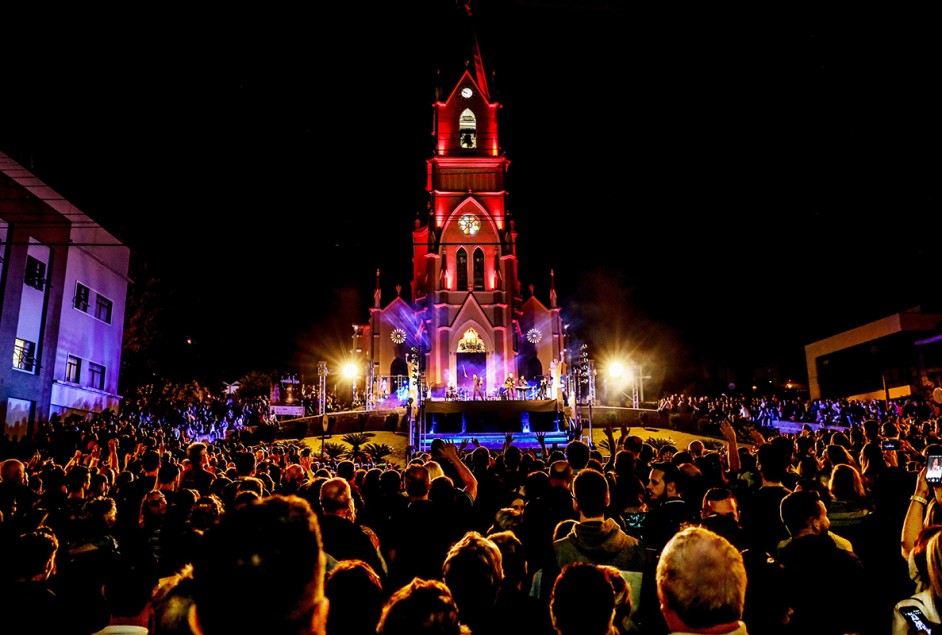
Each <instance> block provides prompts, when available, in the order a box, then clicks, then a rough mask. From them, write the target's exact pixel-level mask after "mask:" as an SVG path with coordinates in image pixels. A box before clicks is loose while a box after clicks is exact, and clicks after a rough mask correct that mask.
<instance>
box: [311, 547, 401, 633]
mask: <svg viewBox="0 0 942 635" xmlns="http://www.w3.org/2000/svg"><path fill="white" fill-rule="evenodd" d="M324 595H325V596H326V597H327V600H328V601H329V602H330V611H329V612H328V614H327V635H375V633H376V626H377V625H378V624H379V617H380V614H381V613H382V611H383V603H384V601H385V599H386V596H385V592H384V590H383V583H382V580H380V577H379V575H377V573H376V572H375V571H374V570H373V568H372V567H371V566H370V565H368V564H367V563H365V562H363V561H362V560H341V561H340V562H338V563H337V566H335V567H334V568H333V569H331V571H330V573H329V574H328V575H327V582H326V583H325V586H324Z"/></svg>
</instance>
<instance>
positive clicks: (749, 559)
mask: <svg viewBox="0 0 942 635" xmlns="http://www.w3.org/2000/svg"><path fill="white" fill-rule="evenodd" d="M700 519H701V520H700V526H701V527H703V528H704V529H709V530H710V531H712V532H714V533H716V534H717V535H719V536H722V537H723V538H725V539H726V540H728V541H729V542H730V544H731V545H733V546H734V547H736V549H737V550H739V552H740V553H741V554H742V558H743V566H744V567H745V569H746V577H747V579H748V581H749V584H748V586H747V587H746V598H745V603H744V605H743V615H742V621H743V622H745V623H746V626H747V627H748V629H749V630H750V631H752V632H754V633H767V634H769V635H775V634H782V635H784V633H785V632H786V628H787V623H788V617H789V615H790V613H791V608H790V607H789V605H788V602H787V598H786V595H785V594H784V593H782V588H783V585H784V584H785V577H784V568H783V567H782V564H781V563H780V562H779V561H778V560H777V559H776V558H775V557H774V556H772V555H771V554H769V553H768V552H766V551H759V550H758V549H755V548H749V546H748V545H747V543H746V540H745V536H744V534H743V529H742V525H741V524H740V522H739V502H738V500H737V499H736V495H735V494H734V493H733V491H732V490H730V489H728V488H725V487H714V488H711V489H709V490H707V492H706V493H705V494H704V496H703V503H702V506H701V509H700Z"/></svg>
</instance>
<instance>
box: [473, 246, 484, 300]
mask: <svg viewBox="0 0 942 635" xmlns="http://www.w3.org/2000/svg"><path fill="white" fill-rule="evenodd" d="M474 290H475V291H483V290H484V250H483V249H481V248H480V247H479V248H477V249H475V250H474Z"/></svg>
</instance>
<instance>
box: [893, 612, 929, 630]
mask: <svg viewBox="0 0 942 635" xmlns="http://www.w3.org/2000/svg"><path fill="white" fill-rule="evenodd" d="M899 612H900V613H901V614H902V615H903V617H904V618H906V622H907V623H908V624H909V625H910V626H912V627H913V628H914V629H916V630H915V632H916V633H927V634H929V635H931V633H932V626H931V625H932V622H930V621H929V620H928V619H926V616H925V614H923V612H922V611H920V610H919V609H918V608H917V607H915V606H903V607H900V609H899Z"/></svg>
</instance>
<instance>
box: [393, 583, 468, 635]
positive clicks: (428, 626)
mask: <svg viewBox="0 0 942 635" xmlns="http://www.w3.org/2000/svg"><path fill="white" fill-rule="evenodd" d="M376 633H377V635H468V634H469V631H468V629H467V628H466V627H462V626H461V623H460V622H459V621H458V607H457V605H456V604H455V600H454V598H453V597H452V595H451V591H450V590H449V588H448V587H447V586H446V585H445V583H444V582H442V581H441V580H423V579H421V578H413V579H412V581H411V582H409V583H408V584H406V585H405V586H403V587H402V588H400V589H398V590H397V591H395V592H394V593H393V594H392V595H391V596H390V597H389V599H388V600H387V601H386V604H384V605H383V611H382V613H381V614H380V618H379V624H378V625H377V627H376Z"/></svg>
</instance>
